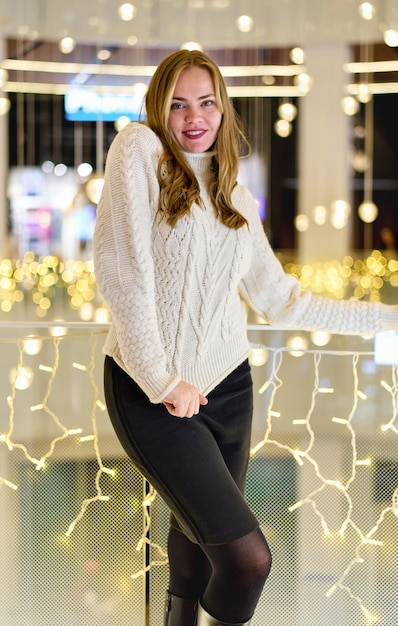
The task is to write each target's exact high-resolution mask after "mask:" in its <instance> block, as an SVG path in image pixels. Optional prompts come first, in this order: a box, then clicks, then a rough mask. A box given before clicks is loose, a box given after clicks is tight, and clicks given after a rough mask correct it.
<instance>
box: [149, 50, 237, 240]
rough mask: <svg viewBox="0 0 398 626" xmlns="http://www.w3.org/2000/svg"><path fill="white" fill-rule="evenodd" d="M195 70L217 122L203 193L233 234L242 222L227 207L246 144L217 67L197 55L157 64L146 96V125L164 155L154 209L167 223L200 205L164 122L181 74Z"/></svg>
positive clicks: (177, 55) (177, 56) (174, 55)
mask: <svg viewBox="0 0 398 626" xmlns="http://www.w3.org/2000/svg"><path fill="white" fill-rule="evenodd" d="M190 67H199V68H201V69H205V70H207V71H208V72H209V74H210V76H211V78H212V80H213V83H214V89H215V95H216V102H217V106H218V108H219V110H220V112H221V114H222V122H221V126H220V129H219V131H218V135H217V139H216V141H215V143H214V146H212V151H214V155H213V157H212V168H211V169H212V175H211V178H210V180H209V183H208V192H209V195H210V198H211V200H212V202H213V205H214V207H215V210H216V212H217V215H218V218H219V219H220V221H221V222H222V223H223V224H225V225H226V226H228V227H229V228H233V229H238V228H240V227H241V226H243V225H245V224H247V221H246V219H245V218H244V217H243V216H242V215H241V214H240V213H239V212H238V211H237V210H236V209H235V207H234V206H233V204H232V200H231V194H232V190H233V188H234V187H235V185H236V179H237V175H238V164H239V158H240V148H241V146H242V145H243V144H245V145H246V146H248V142H247V140H246V138H245V136H244V133H243V131H242V128H241V125H240V122H239V120H238V117H237V115H236V112H235V110H234V108H233V106H232V103H231V101H230V99H229V97H228V93H227V88H226V85H225V82H224V79H223V77H222V75H221V72H220V70H219V68H218V66H217V65H216V63H215V62H214V61H213V60H212V59H211V58H210V57H208V56H207V55H206V54H204V53H203V52H200V51H199V50H190V51H189V50H178V51H177V52H173V53H172V54H170V55H168V56H167V57H166V58H165V59H163V61H161V63H160V64H159V65H158V67H157V69H156V71H155V73H154V75H153V77H152V79H151V81H150V84H149V87H148V91H147V93H146V96H145V108H146V117H147V121H146V123H147V124H148V126H149V127H150V128H151V129H152V130H153V131H154V132H155V133H156V134H157V135H158V137H159V138H160V140H161V142H162V144H163V147H164V153H163V155H162V156H161V158H160V161H159V171H158V176H159V184H160V201H159V210H160V211H161V212H162V213H163V214H164V215H165V217H166V220H167V222H168V224H170V225H171V226H175V225H176V223H177V221H178V220H179V219H180V218H181V217H182V216H183V215H186V214H187V213H189V211H190V208H191V206H192V203H193V202H196V203H198V204H199V205H201V204H202V203H201V199H200V190H199V184H198V181H197V180H196V177H195V175H194V173H193V171H192V169H191V168H190V166H189V165H188V163H187V161H186V159H185V158H184V155H183V154H182V152H181V148H180V147H179V145H178V144H177V142H176V140H175V139H174V137H173V135H172V133H171V132H170V129H169V125H168V120H169V114H170V107H171V102H172V99H173V95H174V91H175V86H176V83H177V80H178V78H179V76H180V74H181V72H182V71H183V70H185V69H188V68H190Z"/></svg>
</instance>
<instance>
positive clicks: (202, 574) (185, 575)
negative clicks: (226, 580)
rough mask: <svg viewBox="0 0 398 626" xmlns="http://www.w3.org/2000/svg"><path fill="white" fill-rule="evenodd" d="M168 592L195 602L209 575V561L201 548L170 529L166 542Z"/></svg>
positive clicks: (200, 595) (200, 594)
mask: <svg viewBox="0 0 398 626" xmlns="http://www.w3.org/2000/svg"><path fill="white" fill-rule="evenodd" d="M167 551H168V556H169V590H170V592H171V593H172V594H175V595H176V596H179V597H181V598H190V599H192V600H195V601H197V600H198V599H199V598H201V597H202V595H203V592H204V589H205V588H206V586H207V584H208V582H209V578H210V575H211V566H210V563H209V560H208V558H207V556H206V555H205V553H204V552H203V550H202V548H201V547H200V546H199V545H198V544H196V543H193V542H192V541H190V540H189V539H188V537H186V536H185V535H184V534H183V533H182V532H180V531H179V530H177V529H176V528H173V527H171V528H170V531H169V536H168V541H167Z"/></svg>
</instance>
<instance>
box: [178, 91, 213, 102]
mask: <svg viewBox="0 0 398 626" xmlns="http://www.w3.org/2000/svg"><path fill="white" fill-rule="evenodd" d="M206 98H215V94H214V93H209V94H206V95H205V96H199V98H197V99H198V100H206ZM187 99H188V98H183V97H182V96H173V100H179V101H181V102H186V101H187Z"/></svg>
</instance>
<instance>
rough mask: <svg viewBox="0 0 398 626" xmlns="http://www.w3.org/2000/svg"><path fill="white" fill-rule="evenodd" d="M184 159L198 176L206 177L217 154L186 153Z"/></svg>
mask: <svg viewBox="0 0 398 626" xmlns="http://www.w3.org/2000/svg"><path fill="white" fill-rule="evenodd" d="M183 154H184V157H185V158H186V160H187V161H188V163H189V165H190V166H191V167H192V169H193V171H194V172H195V174H196V176H205V175H206V174H208V173H209V171H210V166H211V159H212V157H213V156H214V154H215V152H214V151H212V152H184V153H183Z"/></svg>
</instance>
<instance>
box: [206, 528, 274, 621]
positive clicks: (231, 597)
mask: <svg viewBox="0 0 398 626" xmlns="http://www.w3.org/2000/svg"><path fill="white" fill-rule="evenodd" d="M202 549H203V551H204V552H205V554H206V556H207V558H208V559H209V561H210V563H211V565H212V575H211V577H210V580H209V583H208V585H207V587H206V589H205V590H204V592H203V596H202V598H201V604H202V606H203V608H204V609H205V611H207V612H208V613H209V615H211V616H213V617H214V618H215V619H216V620H217V621H219V623H220V624H245V623H247V622H248V621H249V620H250V618H251V617H252V615H253V613H254V610H255V608H256V606H257V603H258V600H259V598H260V595H261V592H262V589H263V586H264V583H265V581H266V579H267V577H268V574H269V571H270V569H271V553H270V550H269V548H268V545H267V542H266V540H265V538H264V536H263V534H262V532H261V530H260V529H259V528H257V529H256V530H254V531H252V532H251V533H249V534H248V535H246V536H244V537H241V538H240V539H235V540H234V541H230V542H229V543H226V544H224V545H215V546H202ZM216 623H217V622H216V621H215V622H214V624H216ZM198 626H201V625H200V622H199V623H198Z"/></svg>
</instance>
